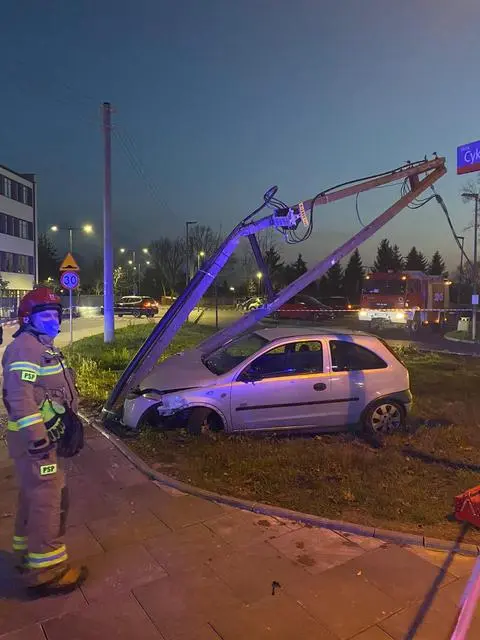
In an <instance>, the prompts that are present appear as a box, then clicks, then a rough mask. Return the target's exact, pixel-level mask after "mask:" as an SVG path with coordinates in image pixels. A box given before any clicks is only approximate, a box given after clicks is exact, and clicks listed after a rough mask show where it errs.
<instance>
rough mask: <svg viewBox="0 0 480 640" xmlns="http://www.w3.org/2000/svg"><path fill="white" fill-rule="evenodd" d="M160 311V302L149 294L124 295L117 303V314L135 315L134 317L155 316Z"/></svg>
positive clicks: (119, 315) (120, 315)
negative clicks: (148, 295)
mask: <svg viewBox="0 0 480 640" xmlns="http://www.w3.org/2000/svg"><path fill="white" fill-rule="evenodd" d="M157 313H158V303H157V302H156V301H155V300H154V299H153V298H150V297H147V296H124V297H123V298H120V301H119V302H117V303H116V304H115V315H117V316H118V317H119V318H121V317H122V316H133V317H134V318H141V317H142V316H145V317H147V318H153V316H156V315H157Z"/></svg>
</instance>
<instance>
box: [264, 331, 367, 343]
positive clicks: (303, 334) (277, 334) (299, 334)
mask: <svg viewBox="0 0 480 640" xmlns="http://www.w3.org/2000/svg"><path fill="white" fill-rule="evenodd" d="M255 333H256V334H258V335H259V336H261V337H262V338H265V339H266V340H268V341H269V342H272V341H273V340H281V339H282V338H311V337H312V336H321V337H322V338H325V337H331V338H338V337H342V336H343V337H347V336H362V337H366V338H375V339H376V340H378V338H376V336H374V335H372V334H371V333H366V332H364V331H355V330H352V329H344V328H338V327H336V328H335V329H333V328H329V327H271V328H270V327H269V328H265V329H257V330H256V331H255Z"/></svg>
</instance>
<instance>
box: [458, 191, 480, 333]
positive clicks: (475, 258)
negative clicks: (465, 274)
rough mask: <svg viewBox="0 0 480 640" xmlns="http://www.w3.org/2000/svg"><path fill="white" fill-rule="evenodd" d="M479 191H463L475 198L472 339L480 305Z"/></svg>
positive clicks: (468, 197) (468, 198) (467, 196)
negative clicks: (479, 260) (479, 285)
mask: <svg viewBox="0 0 480 640" xmlns="http://www.w3.org/2000/svg"><path fill="white" fill-rule="evenodd" d="M479 197H480V196H479V194H478V193H462V198H464V199H465V200H475V220H474V223H473V270H472V271H473V273H472V279H473V287H472V307H473V309H472V340H475V339H476V337H477V307H478V293H477V244H478V198H479Z"/></svg>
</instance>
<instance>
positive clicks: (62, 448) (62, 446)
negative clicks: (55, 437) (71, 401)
mask: <svg viewBox="0 0 480 640" xmlns="http://www.w3.org/2000/svg"><path fill="white" fill-rule="evenodd" d="M62 422H63V427H64V432H63V435H62V437H61V438H60V440H59V441H58V443H57V456H59V457H60V458H73V456H76V455H77V454H78V453H80V451H81V450H82V449H83V445H84V429H83V422H82V421H81V420H80V418H79V417H78V416H77V414H76V413H75V412H74V411H72V409H70V408H69V407H67V406H66V407H65V413H64V414H63V415H62Z"/></svg>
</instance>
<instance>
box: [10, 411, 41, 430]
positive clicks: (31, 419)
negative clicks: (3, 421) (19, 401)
mask: <svg viewBox="0 0 480 640" xmlns="http://www.w3.org/2000/svg"><path fill="white" fill-rule="evenodd" d="M41 422H43V418H42V416H41V414H40V413H34V414H32V415H31V416H25V418H20V420H18V421H17V422H14V421H13V420H9V421H8V424H7V429H8V431H20V429H25V428H26V427H31V426H32V425H34V424H39V423H41Z"/></svg>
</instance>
